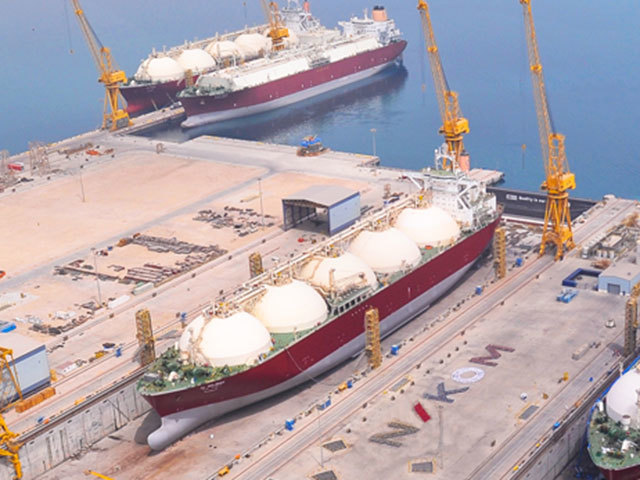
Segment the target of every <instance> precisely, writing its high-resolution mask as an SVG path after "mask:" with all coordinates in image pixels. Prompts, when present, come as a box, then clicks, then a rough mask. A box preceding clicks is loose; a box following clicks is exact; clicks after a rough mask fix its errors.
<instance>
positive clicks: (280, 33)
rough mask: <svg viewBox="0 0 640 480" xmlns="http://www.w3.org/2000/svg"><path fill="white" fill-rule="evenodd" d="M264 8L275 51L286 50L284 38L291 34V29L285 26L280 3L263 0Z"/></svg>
mask: <svg viewBox="0 0 640 480" xmlns="http://www.w3.org/2000/svg"><path fill="white" fill-rule="evenodd" d="M262 9H263V10H264V14H265V15H266V16H267V21H268V22H269V34H268V35H269V37H270V38H271V42H272V45H273V50H274V51H276V52H277V51H279V50H284V47H285V45H284V39H285V38H287V37H288V36H289V29H287V27H285V26H284V24H283V22H282V17H281V16H280V10H279V9H278V4H277V3H276V2H274V1H269V0H262Z"/></svg>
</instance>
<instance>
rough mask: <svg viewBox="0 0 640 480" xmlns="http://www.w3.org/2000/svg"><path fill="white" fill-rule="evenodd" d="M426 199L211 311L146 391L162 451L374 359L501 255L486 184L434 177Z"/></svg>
mask: <svg viewBox="0 0 640 480" xmlns="http://www.w3.org/2000/svg"><path fill="white" fill-rule="evenodd" d="M423 181H424V184H425V189H424V190H423V191H422V192H420V193H418V194H415V195H411V196H409V197H407V198H404V199H402V200H400V201H397V202H395V203H394V204H391V205H389V206H386V207H384V208H381V209H379V210H378V211H375V212H373V213H371V214H370V215H368V216H366V217H365V218H363V219H361V220H360V221H359V222H358V223H356V224H355V225H353V226H352V227H350V228H348V229H347V230H345V231H343V232H341V233H339V234H337V235H335V236H333V237H331V238H329V239H328V240H327V241H326V242H324V243H322V244H320V245H318V246H315V247H314V248H313V249H311V250H309V251H307V252H305V253H304V254H302V255H300V256H298V257H296V258H293V259H291V260H290V261H288V262H287V263H286V264H283V265H279V266H277V267H275V268H274V269H273V270H271V271H268V272H266V273H264V274H262V275H260V276H258V277H255V278H253V279H251V280H248V281H247V282H246V283H245V284H244V285H243V286H242V288H241V289H240V290H239V291H238V293H236V294H234V296H233V298H227V299H225V301H224V302H223V303H216V304H211V305H210V306H209V307H207V308H205V309H204V310H203V311H202V313H201V315H199V316H198V317H197V318H196V319H195V320H193V321H192V322H191V323H190V324H189V325H188V326H187V328H186V329H185V331H184V332H183V334H182V336H181V338H180V340H179V342H177V343H176V345H175V346H174V347H171V348H169V349H168V350H167V351H166V352H164V353H163V354H162V355H161V356H160V357H159V358H158V359H157V360H156V361H155V362H154V363H153V364H152V365H151V366H150V367H149V370H148V372H147V373H146V374H145V375H144V377H143V378H142V379H141V380H140V382H139V384H138V391H139V392H140V394H141V395H142V396H143V397H144V398H145V400H146V401H147V402H149V403H150V404H151V405H152V407H153V408H154V409H155V410H156V411H157V412H158V413H159V414H160V416H161V417H162V425H161V427H160V428H159V429H158V430H156V431H155V432H153V433H151V435H149V437H148V443H149V445H150V446H151V448H153V449H162V448H164V447H166V446H167V445H169V444H170V443H171V442H173V441H174V440H176V439H178V438H180V437H181V436H183V435H184V434H186V433H188V432H189V431H191V430H193V429H194V428H196V427H197V426H199V425H201V424H202V423H204V422H206V421H208V420H210V419H213V418H216V417H219V416H220V415H223V414H225V413H227V412H229V411H231V410H234V409H238V408H242V407H244V406H246V405H249V404H251V403H253V402H257V401H259V400H262V399H265V398H267V397H270V396H272V395H275V394H277V393H280V392H283V391H285V390H287V389H290V388H292V387H294V386H296V385H299V384H301V383H304V382H306V381H308V380H309V379H310V378H313V377H315V376H317V375H320V374H322V373H323V372H325V371H327V370H329V369H330V368H332V367H334V366H336V365H337V364H339V363H341V362H343V361H345V360H347V359H348V358H350V357H352V356H353V355H355V354H357V353H358V352H359V351H361V350H363V349H364V347H365V322H364V317H365V312H367V310H369V309H371V308H376V309H378V312H379V318H380V334H381V336H384V335H388V334H389V333H390V332H392V331H394V330H395V329H397V328H399V327H400V326H401V325H403V324H404V323H406V322H408V321H409V320H411V319H412V318H414V317H415V316H417V315H418V314H420V313H421V312H423V311H424V310H425V309H426V308H428V307H429V305H430V304H432V303H433V302H434V301H436V300H437V299H438V298H439V297H440V296H442V295H443V294H444V293H446V292H447V290H449V289H450V288H451V287H452V286H453V285H454V284H455V283H456V282H457V281H458V280H459V279H460V278H461V277H462V275H464V273H465V272H466V271H467V270H468V269H469V268H470V267H471V266H472V265H473V263H474V262H475V261H476V259H477V258H478V257H479V256H480V255H481V253H482V252H483V251H484V250H485V249H486V248H487V246H488V245H489V243H490V241H491V239H492V237H493V233H494V230H495V228H496V225H497V224H498V222H499V212H498V210H497V208H496V201H495V197H494V196H493V195H490V194H488V193H487V192H486V190H485V187H484V184H482V183H479V182H476V181H473V180H470V179H469V178H468V177H466V176H465V174H463V173H460V172H450V171H444V170H439V169H427V170H425V172H424V174H423Z"/></svg>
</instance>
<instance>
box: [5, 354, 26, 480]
mask: <svg viewBox="0 0 640 480" xmlns="http://www.w3.org/2000/svg"><path fill="white" fill-rule="evenodd" d="M0 384H1V385H0V387H1V388H2V390H0V412H2V411H4V410H6V409H7V408H9V407H10V406H11V405H13V403H10V399H9V400H7V397H8V396H9V395H11V396H13V395H15V394H17V395H18V399H19V400H22V390H21V389H20V382H19V381H18V372H17V370H16V366H15V362H14V359H13V350H11V349H10V348H4V347H0ZM17 437H18V434H16V433H13V432H12V431H11V430H9V427H8V426H7V424H6V422H5V421H4V418H3V417H2V415H0V457H6V458H8V459H9V462H10V463H11V464H12V465H13V468H14V470H15V472H16V474H15V476H14V478H16V479H20V478H22V464H21V463H20V457H19V455H18V452H19V450H20V447H21V444H20V443H18V442H16V440H15V439H16V438H17Z"/></svg>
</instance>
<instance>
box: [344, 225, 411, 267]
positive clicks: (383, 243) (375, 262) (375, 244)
mask: <svg viewBox="0 0 640 480" xmlns="http://www.w3.org/2000/svg"><path fill="white" fill-rule="evenodd" d="M349 252H351V253H353V254H354V255H356V256H357V257H359V258H361V259H362V260H364V262H365V263H366V264H367V265H369V266H370V267H371V268H372V270H373V271H374V272H376V273H394V272H398V271H400V270H403V269H406V268H413V267H415V266H416V265H418V263H420V257H421V254H420V249H419V248H418V246H417V245H416V244H415V243H414V242H413V240H411V239H410V238H409V237H408V236H407V235H405V234H404V233H402V232H401V231H400V230H398V229H397V228H393V227H391V228H387V229H385V230H377V231H370V230H363V231H362V232H360V233H359V234H358V236H357V237H356V238H354V239H353V241H352V242H351V245H349Z"/></svg>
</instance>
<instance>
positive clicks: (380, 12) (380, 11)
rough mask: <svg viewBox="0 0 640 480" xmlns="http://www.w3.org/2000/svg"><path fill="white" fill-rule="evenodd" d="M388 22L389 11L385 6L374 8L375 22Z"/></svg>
mask: <svg viewBox="0 0 640 480" xmlns="http://www.w3.org/2000/svg"><path fill="white" fill-rule="evenodd" d="M387 20H388V18H387V10H386V9H385V8H384V7H383V6H381V5H376V6H375V7H373V21H374V22H386V21H387Z"/></svg>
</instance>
